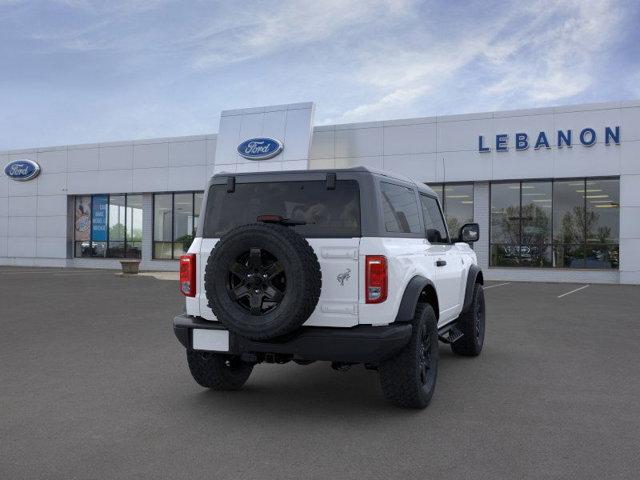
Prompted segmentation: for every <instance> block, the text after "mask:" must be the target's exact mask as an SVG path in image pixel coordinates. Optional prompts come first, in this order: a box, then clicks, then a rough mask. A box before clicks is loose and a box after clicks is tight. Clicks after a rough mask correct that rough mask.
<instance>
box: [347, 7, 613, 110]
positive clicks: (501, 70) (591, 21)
mask: <svg viewBox="0 0 640 480" xmlns="http://www.w3.org/2000/svg"><path fill="white" fill-rule="evenodd" d="M504 12H507V13H504V14H503V15H500V16H498V17H496V19H495V20H494V21H492V24H491V25H490V26H489V27H488V28H487V27H484V28H479V27H482V23H481V21H477V20H476V19H473V18H472V19H471V23H469V24H468V25H464V24H461V28H460V30H459V34H458V35H451V36H448V37H446V38H445V39H444V40H443V39H441V38H437V37H435V38H427V39H426V40H425V41H424V45H425V46H421V47H420V48H419V49H413V50H407V49H406V48H404V45H403V44H402V43H400V42H396V43H388V44H387V45H385V47H383V48H380V47H379V46H376V47H375V48H374V49H373V51H372V53H371V58H368V56H367V54H366V53H365V54H364V55H363V58H364V62H363V64H362V66H361V68H360V69H358V70H357V71H356V72H355V74H354V78H359V79H360V80H359V82H360V83H361V84H363V85H366V86H367V87H369V88H370V89H371V94H370V95H369V98H368V99H367V100H366V102H364V103H362V104H360V105H357V106H355V107H353V108H351V109H349V110H347V111H345V112H344V114H343V115H342V116H341V117H340V118H339V120H340V121H358V120H365V119H371V118H372V116H374V115H375V116H379V115H384V116H387V117H388V116H389V114H391V115H401V114H403V111H404V110H405V107H406V106H408V105H410V104H411V103H413V102H415V101H416V100H418V99H420V98H423V97H426V96H428V95H433V96H437V95H438V89H439V88H444V90H446V87H448V86H449V87H450V86H451V85H455V84H463V83H464V84H467V83H472V84H473V83H476V84H477V85H478V94H477V99H478V101H479V102H481V103H482V104H483V105H486V104H498V105H499V104H502V103H504V104H506V103H507V102H510V101H511V97H513V96H514V95H518V96H519V98H520V99H521V101H524V102H529V103H533V104H535V105H540V104H549V103H554V102H559V101H562V100H565V99H569V98H571V97H574V96H576V95H579V94H581V93H583V92H585V91H586V90H587V89H588V88H589V87H590V85H591V84H592V82H593V76H594V72H593V71H594V68H593V67H594V64H595V62H596V61H597V60H596V57H597V56H598V54H599V53H600V52H601V51H602V50H603V49H605V48H606V46H607V45H608V44H609V43H610V42H612V41H613V40H614V39H615V38H616V28H617V27H618V25H619V23H620V21H621V16H620V14H619V13H617V12H616V9H615V8H614V6H613V5H612V3H611V2H610V1H606V0H598V1H578V0H571V1H566V2H561V3H558V2H552V1H538V2H534V3H532V4H529V5H523V4H522V3H521V2H517V3H516V4H514V6H513V8H507V9H504ZM474 20H475V21H474ZM467 21H469V19H467ZM381 59H382V60H381ZM472 67H473V71H472V72H471V73H470V77H471V78H469V76H464V77H463V76H461V75H462V71H463V70H464V69H469V68H472ZM466 73H467V72H465V75H466ZM474 75H477V76H478V80H477V81H476V82H474V81H473V78H472V77H473V76H474ZM481 75H484V78H483V79H482V80H480V76H481ZM487 79H488V81H487ZM483 82H484V83H483ZM443 93H444V92H443ZM470 107H471V108H474V107H473V106H472V105H470Z"/></svg>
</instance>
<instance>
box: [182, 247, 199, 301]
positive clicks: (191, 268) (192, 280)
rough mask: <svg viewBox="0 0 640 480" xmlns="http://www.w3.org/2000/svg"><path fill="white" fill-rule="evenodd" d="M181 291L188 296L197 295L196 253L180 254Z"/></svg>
mask: <svg viewBox="0 0 640 480" xmlns="http://www.w3.org/2000/svg"><path fill="white" fill-rule="evenodd" d="M180 291H181V292H182V294H183V295H184V296H186V297H195V296H196V254H195V253H187V254H186V255H181V256H180Z"/></svg>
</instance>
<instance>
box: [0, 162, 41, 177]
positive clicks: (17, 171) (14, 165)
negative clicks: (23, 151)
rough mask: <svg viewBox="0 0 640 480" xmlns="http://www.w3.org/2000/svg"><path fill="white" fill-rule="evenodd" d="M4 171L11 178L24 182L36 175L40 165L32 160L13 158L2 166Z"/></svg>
mask: <svg viewBox="0 0 640 480" xmlns="http://www.w3.org/2000/svg"><path fill="white" fill-rule="evenodd" d="M4 173H5V174H6V175H7V177H9V178H10V179H11V180H16V181H18V182H26V181H27V180H32V179H34V178H36V177H37V176H38V174H39V173H40V165H38V164H37V163H36V162H34V161H33V160H26V159H25V160H14V161H13V162H10V163H8V164H7V166H6V167H4Z"/></svg>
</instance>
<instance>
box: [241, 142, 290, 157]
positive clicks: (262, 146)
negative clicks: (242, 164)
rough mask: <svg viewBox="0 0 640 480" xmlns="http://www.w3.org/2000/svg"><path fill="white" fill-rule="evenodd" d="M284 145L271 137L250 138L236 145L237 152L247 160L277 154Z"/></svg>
mask: <svg viewBox="0 0 640 480" xmlns="http://www.w3.org/2000/svg"><path fill="white" fill-rule="evenodd" d="M283 148H284V146H283V145H282V143H281V142H280V141H278V140H275V139H273V138H250V139H249V140H246V141H244V142H242V143H241V144H240V145H238V153H239V154H240V155H242V156H243V157H244V158H248V159H249V160H266V159H267V158H273V157H275V156H276V155H278V154H279V153H280V152H281V151H282V149H283Z"/></svg>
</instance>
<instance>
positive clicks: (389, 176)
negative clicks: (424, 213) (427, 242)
mask: <svg viewBox="0 0 640 480" xmlns="http://www.w3.org/2000/svg"><path fill="white" fill-rule="evenodd" d="M340 172H358V173H367V174H371V175H374V176H378V177H384V178H387V179H389V180H398V181H401V182H404V183H411V184H412V185H414V186H415V187H416V188H417V189H418V190H419V191H422V192H423V193H427V194H429V195H431V196H436V193H435V192H434V191H433V190H432V189H431V188H430V187H429V186H428V185H427V184H424V183H420V182H416V181H415V180H413V179H411V178H409V177H405V176H404V175H400V174H397V173H393V172H387V171H385V170H378V169H376V168H371V167H364V166H357V167H351V168H323V169H317V170H316V169H313V170H277V171H265V172H242V173H233V172H221V173H217V174H216V175H214V176H213V177H212V178H211V180H213V179H215V178H221V177H222V178H228V177H240V178H242V177H261V176H271V177H273V176H274V175H277V176H280V175H294V174H295V175H298V176H300V175H304V174H309V175H313V176H314V177H317V176H318V174H325V175H326V174H327V173H335V174H339V173H340Z"/></svg>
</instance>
